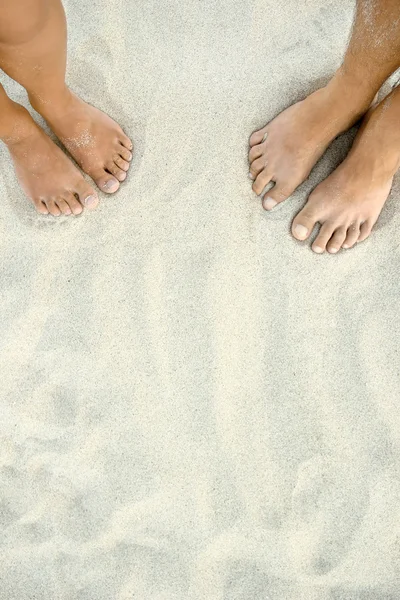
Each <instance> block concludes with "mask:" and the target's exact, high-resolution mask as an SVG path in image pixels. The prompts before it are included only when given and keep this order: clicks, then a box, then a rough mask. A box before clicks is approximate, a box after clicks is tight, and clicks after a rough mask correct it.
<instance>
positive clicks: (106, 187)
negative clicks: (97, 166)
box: [92, 169, 119, 194]
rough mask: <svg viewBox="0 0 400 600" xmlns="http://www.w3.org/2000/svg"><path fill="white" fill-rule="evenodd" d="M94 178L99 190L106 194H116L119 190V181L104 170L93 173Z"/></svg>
mask: <svg viewBox="0 0 400 600" xmlns="http://www.w3.org/2000/svg"><path fill="white" fill-rule="evenodd" d="M92 178H93V179H94V180H95V182H96V183H97V185H98V186H99V188H100V189H101V190H102V191H103V192H105V193H106V194H114V193H115V192H116V191H117V190H118V188H119V181H118V180H117V179H115V177H113V175H110V173H107V171H104V169H102V170H101V171H98V172H96V173H93V174H92Z"/></svg>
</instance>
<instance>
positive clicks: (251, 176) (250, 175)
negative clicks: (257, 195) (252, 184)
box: [249, 173, 255, 181]
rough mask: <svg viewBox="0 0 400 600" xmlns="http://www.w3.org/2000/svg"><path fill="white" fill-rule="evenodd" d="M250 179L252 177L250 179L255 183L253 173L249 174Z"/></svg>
mask: <svg viewBox="0 0 400 600" xmlns="http://www.w3.org/2000/svg"><path fill="white" fill-rule="evenodd" d="M249 177H250V179H253V181H254V179H255V177H254V175H252V174H251V173H249Z"/></svg>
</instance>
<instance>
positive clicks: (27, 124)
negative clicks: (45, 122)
mask: <svg viewBox="0 0 400 600" xmlns="http://www.w3.org/2000/svg"><path fill="white" fill-rule="evenodd" d="M36 129H37V126H36V124H35V122H34V120H33V119H32V117H31V116H30V114H29V113H28V111H27V110H26V109H25V108H24V107H23V106H21V105H20V104H17V102H13V101H12V100H10V99H8V100H7V104H6V103H4V106H3V104H2V107H1V119H0V140H1V141H2V142H4V144H6V145H7V146H11V145H13V144H16V143H18V142H20V141H21V140H23V139H25V138H26V137H28V136H30V135H32V134H33V133H34V132H35V131H36Z"/></svg>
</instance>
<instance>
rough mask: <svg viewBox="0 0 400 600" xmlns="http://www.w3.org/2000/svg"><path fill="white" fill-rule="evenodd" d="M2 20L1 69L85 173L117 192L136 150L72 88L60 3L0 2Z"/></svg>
mask: <svg viewBox="0 0 400 600" xmlns="http://www.w3.org/2000/svg"><path fill="white" fill-rule="evenodd" d="M6 5H7V8H5V7H6ZM0 15H1V17H0V68H2V69H3V70H4V71H5V72H6V73H7V74H8V75H9V76H10V77H12V78H13V79H14V80H15V81H17V82H18V83H20V84H21V85H22V86H23V87H24V88H25V89H26V90H27V92H28V95H29V99H30V102H31V104H32V106H33V107H34V108H35V109H36V110H37V111H38V112H39V113H40V114H41V115H42V116H43V117H44V118H45V119H46V121H47V122H48V123H49V125H50V127H51V128H52V129H53V131H54V133H55V134H56V135H57V136H58V137H59V138H60V140H61V141H62V142H63V144H64V145H65V146H66V148H67V149H68V151H69V152H70V153H71V155H72V156H73V157H74V159H75V160H76V162H77V163H78V164H79V165H80V166H81V167H82V169H83V170H84V171H85V172H86V173H88V174H89V175H90V176H91V177H92V178H93V179H94V180H95V181H96V183H97V185H98V186H99V187H100V188H101V189H102V190H103V191H105V192H110V193H112V192H115V191H116V190H117V189H118V187H119V182H121V181H123V180H124V179H125V178H126V171H127V170H128V167H129V161H130V160H131V158H132V155H131V152H130V150H131V148H132V144H131V142H130V140H129V138H127V136H126V135H125V134H124V132H123V131H122V129H121V128H120V127H119V125H118V124H117V123H115V122H114V121H113V120H112V119H110V118H109V117H108V116H107V115H105V114H104V113H102V112H101V111H99V110H97V109H95V108H94V107H92V106H90V105H88V104H86V103H85V102H83V101H82V100H81V99H79V98H78V97H77V96H76V95H75V94H73V93H72V92H71V91H70V90H69V88H68V87H67V85H66V83H65V70H66V53H67V30H66V20H65V13H64V9H63V6H62V4H61V2H60V0H13V2H12V3H9V0H0Z"/></svg>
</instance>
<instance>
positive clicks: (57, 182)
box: [2, 100, 99, 217]
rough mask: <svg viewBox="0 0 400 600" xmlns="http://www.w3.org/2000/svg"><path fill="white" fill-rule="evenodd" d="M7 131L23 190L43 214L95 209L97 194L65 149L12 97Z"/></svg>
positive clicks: (9, 146) (3, 138)
mask: <svg viewBox="0 0 400 600" xmlns="http://www.w3.org/2000/svg"><path fill="white" fill-rule="evenodd" d="M11 115H12V117H11V119H10V122H11V127H10V130H9V131H8V132H4V134H3V135H2V140H3V141H4V143H5V144H6V145H7V147H8V150H9V151H10V154H11V157H12V159H13V162H14V167H15V171H16V174H17V177H18V179H19V182H20V184H21V187H22V189H23V190H24V192H25V194H26V195H27V196H28V198H30V199H31V200H32V202H33V203H34V205H35V207H36V210H37V211H38V212H39V213H41V214H49V213H50V214H51V215H53V216H55V217H56V216H59V215H61V214H64V215H70V214H74V215H79V214H80V213H81V212H82V210H83V206H86V207H88V208H95V207H96V206H97V205H98V202H99V200H98V197H97V194H96V192H95V191H94V189H93V188H92V186H91V185H89V184H88V183H87V181H85V179H84V178H83V176H82V174H81V173H80V171H79V170H78V169H77V168H76V167H75V166H74V165H73V164H72V162H71V161H70V160H69V159H68V158H67V156H65V154H64V152H63V151H62V150H60V148H59V147H58V146H57V145H56V144H55V143H54V142H53V141H52V140H51V139H50V138H49V137H48V136H47V135H46V134H45V133H44V131H42V129H40V127H38V125H37V124H36V123H35V122H34V120H33V119H32V117H31V116H30V114H29V113H28V111H27V110H25V108H23V107H22V106H20V105H19V104H16V103H15V102H11V100H10V116H11Z"/></svg>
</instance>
